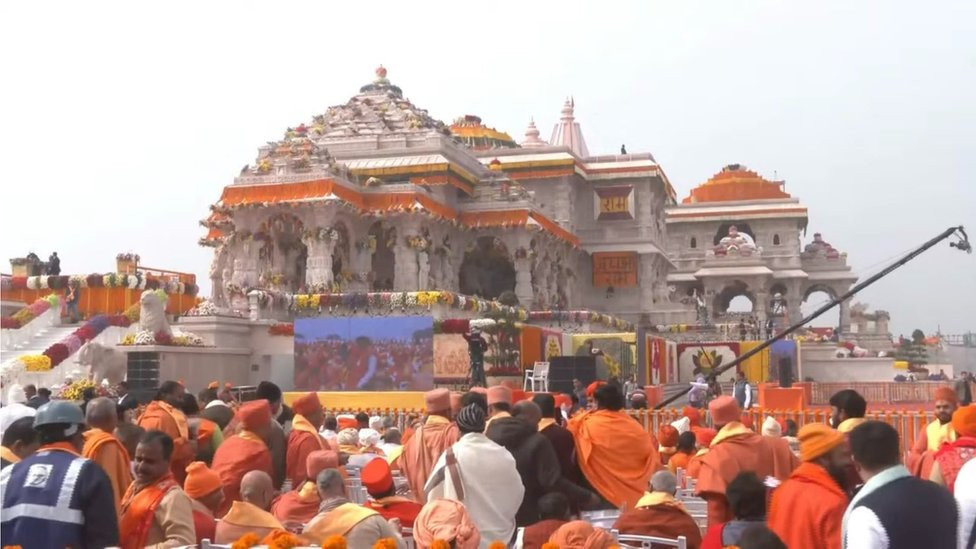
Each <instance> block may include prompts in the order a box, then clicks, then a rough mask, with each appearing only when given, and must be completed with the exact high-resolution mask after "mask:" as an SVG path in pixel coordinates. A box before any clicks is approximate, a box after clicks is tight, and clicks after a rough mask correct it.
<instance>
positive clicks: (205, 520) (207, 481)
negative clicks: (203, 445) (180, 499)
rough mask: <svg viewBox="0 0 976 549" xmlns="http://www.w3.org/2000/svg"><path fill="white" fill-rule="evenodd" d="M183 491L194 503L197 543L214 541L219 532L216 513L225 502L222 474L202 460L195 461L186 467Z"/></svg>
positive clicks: (194, 524)
mask: <svg viewBox="0 0 976 549" xmlns="http://www.w3.org/2000/svg"><path fill="white" fill-rule="evenodd" d="M183 491H185V492H186V495H187V496H189V497H190V504H191V505H193V528H194V529H195V530H196V534H197V544H198V545H199V544H201V543H203V540H205V539H208V540H210V541H213V540H214V539H215V536H216V534H217V521H216V519H215V517H214V513H216V512H217V509H219V508H220V504H222V503H223V502H224V487H223V486H222V485H221V484H220V475H218V474H217V473H216V472H214V471H213V470H212V469H211V468H209V467H207V464H206V463H204V462H202V461H194V462H193V463H191V464H190V465H189V466H188V467H187V468H186V482H185V484H184V487H183Z"/></svg>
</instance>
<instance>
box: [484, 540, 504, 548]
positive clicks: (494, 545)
mask: <svg viewBox="0 0 976 549" xmlns="http://www.w3.org/2000/svg"><path fill="white" fill-rule="evenodd" d="M488 549H507V546H506V545H505V544H504V543H502V542H500V541H498V540H497V539H496V540H495V541H493V542H491V543H490V544H489V545H488Z"/></svg>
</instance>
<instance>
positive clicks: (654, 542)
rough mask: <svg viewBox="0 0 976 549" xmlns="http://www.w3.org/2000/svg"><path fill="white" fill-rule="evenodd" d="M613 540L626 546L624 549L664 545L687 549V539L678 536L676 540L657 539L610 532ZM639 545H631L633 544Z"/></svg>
mask: <svg viewBox="0 0 976 549" xmlns="http://www.w3.org/2000/svg"><path fill="white" fill-rule="evenodd" d="M610 535H612V536H613V539H614V540H616V541H618V542H620V543H623V544H626V545H625V546H626V547H640V548H641V549H651V548H652V547H654V546H661V545H665V546H667V547H677V548H678V549H688V539H687V538H685V537H684V536H678V539H671V538H659V537H657V536H637V535H631V534H621V533H620V532H618V531H617V530H610ZM635 543H637V544H639V545H633V544H635Z"/></svg>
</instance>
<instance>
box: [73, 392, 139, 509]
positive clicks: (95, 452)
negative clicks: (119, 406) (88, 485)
mask: <svg viewBox="0 0 976 549" xmlns="http://www.w3.org/2000/svg"><path fill="white" fill-rule="evenodd" d="M118 418H119V416H118V414H116V412H115V402H113V401H112V399H109V398H105V397H99V398H96V399H92V400H91V401H90V402H89V403H88V408H87V409H86V410H85V421H86V422H87V423H88V430H87V431H85V447H84V449H82V451H81V455H82V456H84V457H86V458H88V459H90V460H92V461H94V462H95V463H97V464H98V465H99V466H100V467H101V468H102V469H103V470H104V471H105V474H106V475H108V479H109V481H110V482H111V483H112V493H113V494H114V495H115V513H116V514H121V512H122V497H123V496H125V491H126V489H127V488H128V487H129V484H130V483H131V482H132V472H131V463H130V460H129V453H128V452H126V451H125V448H124V447H123V446H122V443H121V442H119V439H117V438H115V435H114V434H113V433H114V432H115V426H116V424H117V423H118Z"/></svg>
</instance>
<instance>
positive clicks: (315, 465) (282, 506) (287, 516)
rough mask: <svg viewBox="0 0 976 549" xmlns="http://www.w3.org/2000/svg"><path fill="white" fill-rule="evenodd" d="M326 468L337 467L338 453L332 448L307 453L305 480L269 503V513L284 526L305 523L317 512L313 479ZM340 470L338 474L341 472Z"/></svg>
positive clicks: (317, 503) (315, 489)
mask: <svg viewBox="0 0 976 549" xmlns="http://www.w3.org/2000/svg"><path fill="white" fill-rule="evenodd" d="M326 469H339V454H337V453H335V452H333V451H332V450H316V451H314V452H312V453H310V454H309V455H308V459H307V461H306V463H305V471H306V477H307V478H308V480H306V481H305V482H304V483H302V484H300V485H298V486H296V487H295V489H294V490H292V491H291V492H286V493H284V494H282V495H281V496H279V497H278V498H276V499H275V500H274V501H273V502H272V503H271V514H272V515H274V517H275V518H276V519H278V520H279V521H281V523H282V524H284V525H285V526H286V527H287V526H288V523H297V524H306V523H307V522H308V521H310V520H312V518H313V517H314V516H315V515H317V514H318V512H319V504H320V503H322V500H321V498H319V491H318V488H317V487H316V486H315V479H316V478H317V477H318V476H319V473H321V472H322V471H324V470H326ZM341 472H342V471H341V470H340V474H341Z"/></svg>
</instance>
